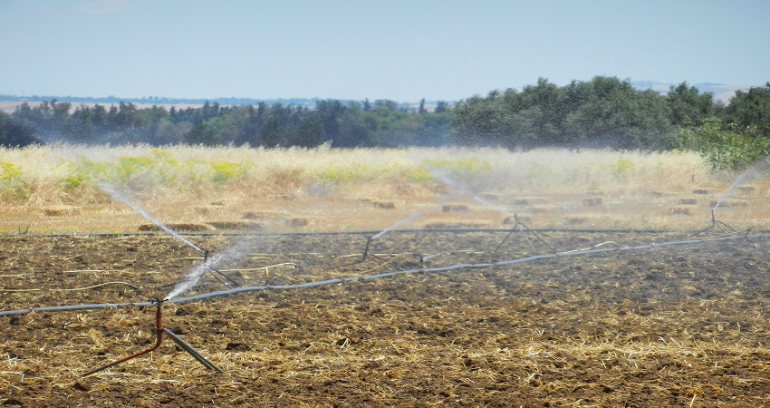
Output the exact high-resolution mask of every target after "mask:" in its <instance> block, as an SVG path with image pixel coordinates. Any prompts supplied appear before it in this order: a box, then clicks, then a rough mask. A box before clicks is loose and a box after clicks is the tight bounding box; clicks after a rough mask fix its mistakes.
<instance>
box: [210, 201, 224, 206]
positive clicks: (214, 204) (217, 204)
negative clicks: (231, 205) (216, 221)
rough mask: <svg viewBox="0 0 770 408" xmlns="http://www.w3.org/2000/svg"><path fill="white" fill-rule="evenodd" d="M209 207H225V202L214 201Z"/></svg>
mask: <svg viewBox="0 0 770 408" xmlns="http://www.w3.org/2000/svg"><path fill="white" fill-rule="evenodd" d="M209 205H213V206H214V207H224V206H225V202H224V201H212V202H211V203H210V204H209Z"/></svg>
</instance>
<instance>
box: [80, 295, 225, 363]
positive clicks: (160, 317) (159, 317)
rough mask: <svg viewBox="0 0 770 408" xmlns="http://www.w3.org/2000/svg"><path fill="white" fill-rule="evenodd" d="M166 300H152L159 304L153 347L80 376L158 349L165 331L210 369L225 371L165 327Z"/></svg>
mask: <svg viewBox="0 0 770 408" xmlns="http://www.w3.org/2000/svg"><path fill="white" fill-rule="evenodd" d="M166 300H168V299H163V300H160V299H153V300H152V303H155V304H156V305H157V309H156V311H155V335H156V340H155V344H154V345H153V346H152V347H150V348H148V349H146V350H142V351H140V352H138V353H135V354H131V355H130V356H126V357H123V358H121V359H118V360H115V361H113V362H111V363H109V364H105V365H103V366H101V367H98V368H95V369H93V370H91V371H89V372H87V373H85V374H81V375H80V377H81V378H83V377H88V376H89V375H91V374H95V373H98V372H99V371H103V370H106V369H108V368H110V367H113V366H116V365H118V364H120V363H122V362H124V361H128V360H131V359H132V358H134V357H139V356H141V355H142V354H146V353H149V352H151V351H153V350H155V349H157V348H158V347H160V344H161V343H162V342H163V333H164V332H165V333H166V334H168V336H169V337H171V340H173V341H174V342H175V343H177V344H178V345H179V346H180V347H182V349H183V350H184V351H186V352H188V353H190V355H192V356H193V357H194V358H195V359H196V360H198V361H199V362H200V363H201V364H203V365H204V366H205V367H206V368H209V369H212V370H216V371H218V372H220V373H221V372H223V371H222V369H220V368H219V367H217V366H216V365H215V364H214V363H212V362H211V361H210V360H209V359H207V358H206V357H204V356H203V355H201V354H200V353H199V352H198V351H197V350H195V349H194V348H193V347H192V346H190V345H189V344H188V343H187V342H185V341H184V340H182V339H181V338H179V336H177V335H176V334H174V333H173V332H172V331H171V330H168V329H166V328H164V327H163V314H162V308H163V303H164V302H166Z"/></svg>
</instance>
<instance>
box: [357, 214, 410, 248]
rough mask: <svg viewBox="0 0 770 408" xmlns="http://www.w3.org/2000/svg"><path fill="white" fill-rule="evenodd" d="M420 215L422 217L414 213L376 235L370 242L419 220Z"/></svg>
mask: <svg viewBox="0 0 770 408" xmlns="http://www.w3.org/2000/svg"><path fill="white" fill-rule="evenodd" d="M420 215H421V214H420V213H418V212H416V213H414V214H412V215H410V216H408V217H406V218H404V219H402V220H400V221H398V222H396V223H395V224H393V225H391V226H390V227H388V228H385V229H384V230H382V231H380V232H379V233H377V235H375V236H373V237H371V238H369V240H370V241H373V240H375V239H377V238H379V237H381V236H383V235H385V234H387V233H388V232H390V231H393V230H394V229H395V228H397V227H398V226H400V225H402V224H405V223H407V222H409V221H412V220H414V219H416V218H417V217H419V216H420Z"/></svg>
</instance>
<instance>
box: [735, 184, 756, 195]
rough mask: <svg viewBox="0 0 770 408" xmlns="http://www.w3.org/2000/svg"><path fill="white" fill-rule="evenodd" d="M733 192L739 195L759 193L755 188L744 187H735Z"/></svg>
mask: <svg viewBox="0 0 770 408" xmlns="http://www.w3.org/2000/svg"><path fill="white" fill-rule="evenodd" d="M735 191H736V192H737V193H738V194H741V195H755V194H757V191H759V189H758V188H757V186H752V185H745V186H738V187H735Z"/></svg>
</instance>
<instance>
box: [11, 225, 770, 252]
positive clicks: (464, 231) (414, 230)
mask: <svg viewBox="0 0 770 408" xmlns="http://www.w3.org/2000/svg"><path fill="white" fill-rule="evenodd" d="M528 230H529V231H534V232H575V233H578V232H579V233H584V234H596V233H606V234H611V233H619V234H634V233H639V234H664V233H690V234H692V233H699V232H703V231H692V230H640V229H569V228H529V229H528ZM380 232H382V231H381V230H376V231H318V232H177V234H179V235H182V236H192V237H247V236H265V237H275V236H313V235H318V236H337V235H372V234H378V233H380ZM391 232H398V233H400V234H412V233H426V232H428V233H430V232H452V233H455V234H473V233H477V232H482V233H489V232H511V228H475V229H458V228H409V229H399V230H393V231H391ZM766 232H770V231H766ZM133 236H141V237H148V236H149V237H152V236H157V237H170V238H173V237H171V236H170V235H168V234H166V233H160V232H100V233H85V234H16V235H5V234H2V235H0V239H3V238H73V237H76V238H88V237H133ZM195 258H197V259H200V257H195Z"/></svg>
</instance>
